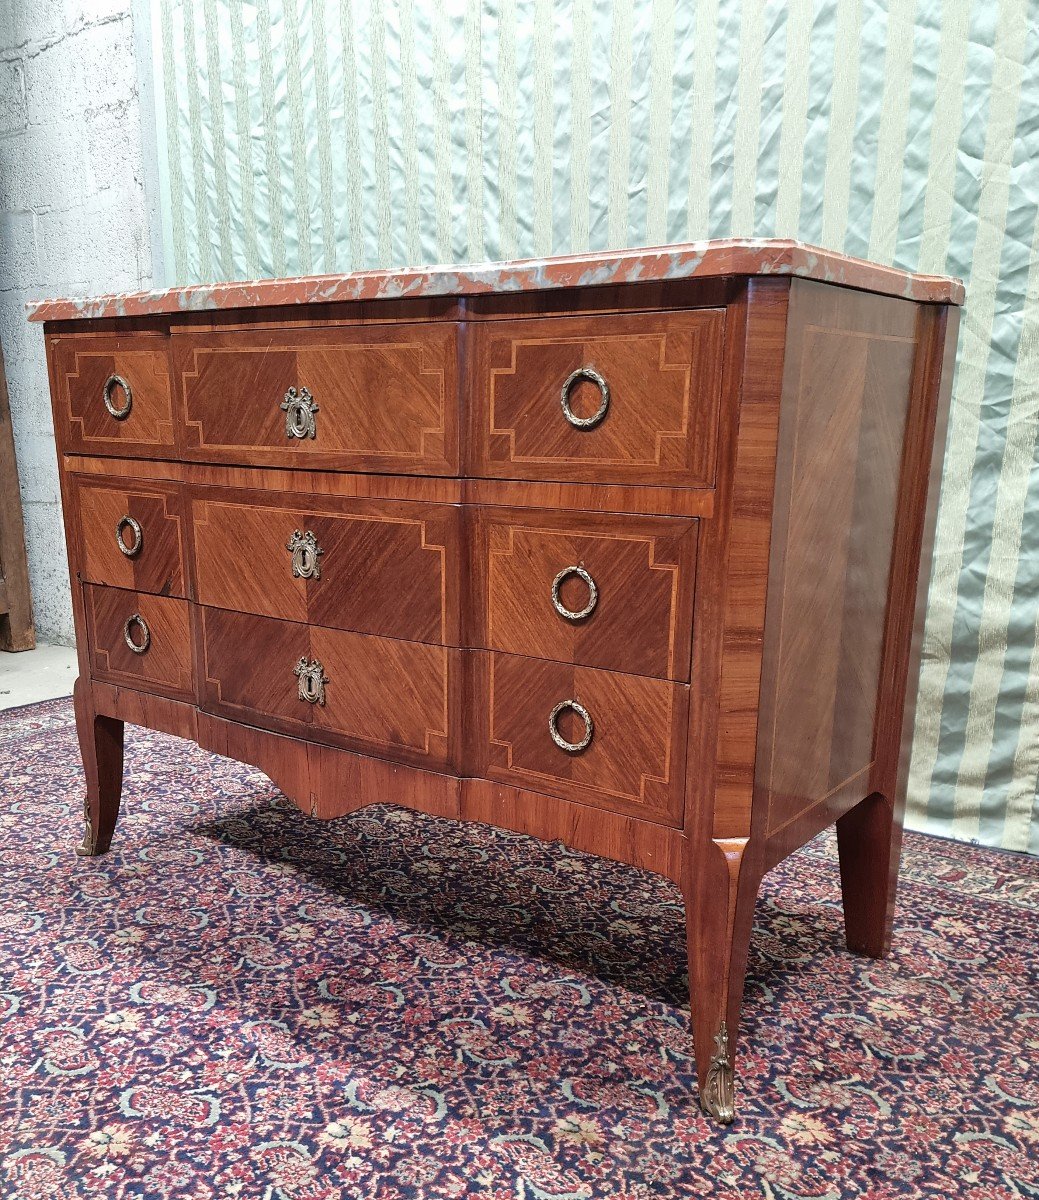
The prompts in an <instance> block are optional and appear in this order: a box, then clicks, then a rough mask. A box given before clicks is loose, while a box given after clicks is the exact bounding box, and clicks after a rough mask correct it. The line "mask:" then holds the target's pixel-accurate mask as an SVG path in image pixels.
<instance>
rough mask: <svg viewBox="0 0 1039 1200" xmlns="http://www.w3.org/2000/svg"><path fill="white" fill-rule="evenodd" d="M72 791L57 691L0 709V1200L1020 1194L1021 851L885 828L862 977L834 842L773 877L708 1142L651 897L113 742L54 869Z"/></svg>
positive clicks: (246, 775)
mask: <svg viewBox="0 0 1039 1200" xmlns="http://www.w3.org/2000/svg"><path fill="white" fill-rule="evenodd" d="M81 787H82V778H81V770H80V766H79V763H78V754H77V749H76V741H75V734H74V731H73V720H72V707H71V703H70V702H67V701H54V702H50V703H48V704H45V705H40V706H37V707H35V708H31V709H23V710H20V711H16V712H14V713H10V714H7V715H6V716H4V717H3V718H0V798H2V802H0V826H2V842H0V845H2V847H3V848H2V850H0V897H2V910H0V1195H2V1196H3V1197H4V1198H5V1200H37V1198H43V1197H47V1198H48V1200H50V1198H51V1197H63V1198H65V1197H67V1198H72V1197H94V1196H103V1197H117V1198H119V1200H124V1198H126V1200H129V1198H131V1197H132V1198H134V1200H160V1198H162V1200H166V1198H167V1197H170V1198H172V1197H176V1198H177V1200H213V1198H216V1197H220V1198H224V1197H239V1196H240V1197H248V1198H249V1200H333V1198H338V1197H365V1198H372V1197H374V1198H376V1200H397V1198H402V1197H423V1198H425V1197H437V1198H439V1197H463V1196H465V1197H468V1196H476V1197H486V1198H487V1200H533V1198H538V1200H540V1198H543V1197H551V1198H553V1200H561V1198H563V1197H570V1198H575V1197H579V1198H581V1200H584V1198H592V1197H611V1198H618V1200H625V1198H627V1200H635V1198H643V1197H645V1198H650V1197H692V1196H707V1195H710V1196H716V1197H730V1196H732V1197H767V1198H769V1200H795V1198H796V1200H800V1198H804V1197H811V1198H812V1200H817V1198H822V1197H826V1198H834V1200H836V1198H838V1197H851V1196H855V1197H866V1198H868V1200H893V1198H895V1197H935V1198H938V1197H940V1198H942V1200H948V1198H951V1197H958V1198H961V1200H1020V1198H1021V1197H1022V1196H1037V1195H1039V949H1037V946H1036V928H1037V912H1039V861H1036V860H1031V859H1027V858H1023V857H1017V856H1010V855H1004V854H998V853H994V852H992V851H984V850H979V849H976V848H973V847H967V846H960V845H955V844H952V843H947V842H941V841H936V840H932V839H925V838H923V837H921V836H910V837H909V838H908V845H907V848H906V856H905V861H904V873H903V886H902V890H901V898H900V904H899V914H898V926H897V933H896V942H895V950H894V953H893V955H892V957H891V958H890V959H889V960H888V961H886V962H883V963H875V962H870V961H868V960H864V959H858V958H854V957H852V956H851V955H849V954H848V953H847V952H846V951H845V949H844V945H843V936H842V925H841V913H840V903H839V885H838V875H837V866H836V861H835V849H834V842H833V839H832V838H831V837H824V838H822V839H820V840H818V841H816V842H815V843H813V844H812V845H811V846H809V847H808V848H806V849H805V850H804V851H802V852H801V853H800V854H798V855H797V856H795V857H794V858H793V859H791V860H788V862H787V863H785V864H784V865H783V866H782V867H780V868H779V869H777V870H776V871H775V872H773V874H772V875H771V876H769V877H768V878H767V879H766V881H765V886H764V889H763V892H762V896H761V899H760V902H759V908H758V921H757V925H756V927H755V933H754V942H753V948H752V961H751V979H750V982H749V984H748V991H747V999H746V1006H745V1010H744V1011H745V1020H746V1026H745V1029H746V1035H747V1037H746V1047H747V1048H746V1050H745V1052H744V1053H743V1055H742V1058H741V1060H740V1074H739V1082H738V1096H737V1099H738V1105H739V1108H738V1113H737V1120H736V1124H735V1125H733V1126H732V1127H731V1128H730V1129H728V1130H719V1129H718V1128H716V1127H714V1126H713V1125H710V1124H708V1123H707V1122H706V1121H705V1120H704V1119H703V1118H702V1117H701V1116H700V1114H699V1111H698V1109H697V1106H696V1102H695V1098H694V1092H693V1075H692V1062H691V1060H690V1046H691V1039H690V1033H689V1024H688V1009H687V1003H686V997H685V983H684V954H685V951H684V934H683V917H682V909H681V907H680V904H679V898H678V893H677V891H676V890H675V889H674V887H672V885H671V884H669V883H667V882H666V881H665V880H663V879H661V878H658V877H656V876H653V875H650V874H646V873H643V872H638V871H634V870H631V869H628V868H626V867H621V866H618V865H615V864H612V863H608V862H604V861H601V860H598V859H595V858H590V857H588V856H586V855H581V854H575V853H571V852H568V851H566V850H565V849H562V848H560V847H559V846H556V845H545V844H542V843H539V842H536V841H533V840H531V839H528V838H524V837H520V836H517V835H514V834H510V833H503V832H500V831H497V830H493V829H489V828H487V827H485V826H472V825H470V826H465V825H459V824H453V823H450V822H444V821H438V820H435V819H433V818H430V817H425V816H418V815H412V814H410V813H408V812H406V811H405V810H403V809H399V808H393V807H389V806H387V807H381V808H377V809H369V810H368V811H366V812H364V813H360V814H356V815H354V816H353V817H348V818H345V819H343V820H339V821H335V822H330V823H324V822H318V821H315V820H311V819H309V818H308V817H306V816H303V815H302V814H300V813H298V812H297V811H296V810H295V808H290V806H289V805H288V803H287V802H286V801H285V800H283V799H282V798H281V797H280V796H279V794H278V792H277V791H276V790H275V788H274V787H273V786H272V785H271V784H270V783H269V781H268V780H267V779H266V777H265V776H263V775H261V774H260V773H259V772H257V771H255V770H252V769H250V768H248V767H243V766H240V765H238V764H235V763H231V762H228V761H226V760H223V759H218V758H215V757H212V756H210V755H208V754H204V753H202V752H201V751H199V750H198V749H197V748H195V747H193V746H190V745H187V744H185V743H183V742H180V741H177V740H176V739H173V738H168V737H164V736H162V735H159V734H153V733H146V732H144V731H142V730H137V729H132V730H130V731H129V736H128V753H127V781H126V788H125V800H124V812H123V816H122V818H121V822H120V826H119V829H118V831H117V834H116V843H115V848H114V849H113V851H112V853H111V854H110V855H108V856H107V857H105V858H101V859H95V860H79V859H76V858H75V857H74V855H73V853H72V850H73V846H74V845H75V844H76V843H77V842H78V840H79V837H80V833H81V826H80V819H79V812H80V804H81ZM387 799H390V797H388V798H387Z"/></svg>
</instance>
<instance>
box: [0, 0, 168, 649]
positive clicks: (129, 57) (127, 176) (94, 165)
mask: <svg viewBox="0 0 1039 1200" xmlns="http://www.w3.org/2000/svg"><path fill="white" fill-rule="evenodd" d="M134 53H135V52H134V22H133V17H132V13H131V0H0V344H2V345H3V350H4V358H5V362H6V370H7V383H8V388H9V390H10V393H11V422H12V425H13V428H14V438H15V449H16V452H17V455H18V474H19V478H20V481H21V490H22V504H23V508H24V514H25V538H26V547H27V550H28V556H29V574H30V579H31V583H32V590H33V612H34V616H35V620H36V636H37V638H38V639H39V640H40V641H43V642H56V643H62V644H67V645H71V644H72V642H73V640H74V635H73V628H72V606H71V597H70V593H69V580H68V564H67V560H66V557H65V541H64V534H63V530H62V521H61V499H60V496H59V491H58V472H57V462H56V458H55V451H54V430H53V425H52V421H51V412H50V395H49V391H48V386H47V368H46V360H45V357H44V350H43V334H42V331H41V329H40V326H39V325H29V324H28V323H27V322H26V320H25V303H26V301H27V300H34V299H40V298H42V297H45V296H55V295H91V294H96V293H97V292H110V291H124V290H130V289H136V288H142V287H149V286H151V284H152V278H153V275H152V252H151V241H150V237H149V228H148V203H147V197H146V190H145V182H144V166H143V157H144V156H143V150H142V136H141V134H142V130H141V103H140V96H139V93H138V73H137V65H136V60H135V57H134Z"/></svg>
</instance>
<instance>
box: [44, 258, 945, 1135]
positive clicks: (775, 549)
mask: <svg viewBox="0 0 1039 1200" xmlns="http://www.w3.org/2000/svg"><path fill="white" fill-rule="evenodd" d="M961 302H962V288H961V287H960V285H959V284H958V283H956V282H955V281H952V280H946V279H937V278H928V277H921V276H911V275H907V274H904V273H902V272H899V271H894V270H891V269H887V268H883V267H877V266H873V265H871V264H868V263H861V262H856V261H854V260H851V259H847V258H844V257H842V256H840V255H834V254H829V253H826V252H824V251H821V250H815V249H813V248H811V247H804V246H801V245H799V244H797V243H789V242H721V243H704V244H698V245H690V246H684V247H672V248H668V249H665V250H651V251H626V252H623V253H620V254H616V255H606V256H597V257H584V258H575V259H568V260H548V261H544V262H531V263H512V264H502V265H492V266H485V267H477V268H460V269H459V268H450V269H448V268H436V269H431V270H428V271H400V272H382V273H380V272H375V273H367V274H360V275H352V276H341V277H333V278H324V279H309V280H294V281H292V280H289V281H286V280H275V281H269V282H260V283H254V284H226V285H215V286H213V287H202V288H194V289H178V290H174V291H171V292H165V293H143V294H139V295H133V296H122V297H108V298H101V299H99V300H93V301H45V302H42V303H41V304H39V305H37V306H36V307H35V313H34V316H35V318H36V319H38V320H44V321H45V322H46V342H47V354H48V361H49V368H50V381H51V391H52V396H53V406H54V424H55V429H56V433H57V440H58V450H59V456H60V460H61V477H62V489H63V497H64V504H65V518H66V528H67V534H68V548H69V562H70V568H71V572H72V579H73V597H74V610H75V617H76V629H77V635H78V643H79V659H80V678H79V680H78V682H77V684H76V691H75V704H76V715H77V723H78V728H79V734H80V740H81V744H82V750H83V759H84V765H85V768H86V777H87V795H86V804H85V811H84V819H85V827H86V832H85V837H84V841H83V846H82V848H81V852H82V853H84V854H87V855H93V854H100V853H103V852H104V851H105V850H107V849H108V847H109V845H110V842H111V839H112V835H113V830H114V827H115V823H116V817H117V814H118V810H119V802H120V788H121V776H122V747H123V725H124V722H127V721H129V722H132V723H135V724H139V725H145V726H150V727H153V728H157V729H163V730H167V731H169V732H172V733H176V734H179V735H181V736H184V737H188V738H191V739H194V740H195V741H197V742H198V743H199V744H200V745H202V746H204V747H206V748H208V749H211V750H214V751H217V752H219V753H221V754H227V755H230V756H232V757H235V758H239V759H241V760H243V761H247V762H250V763H253V764H255V765H257V766H259V767H260V768H262V769H263V770H265V771H266V772H267V773H268V774H269V775H270V776H271V778H272V779H273V780H274V781H275V782H276V783H277V784H278V786H279V787H280V788H282V790H283V791H284V792H285V793H286V794H287V795H288V796H289V797H290V798H292V799H293V800H294V801H295V802H296V803H297V804H298V805H299V806H300V807H301V808H303V809H305V810H307V811H309V812H311V813H314V814H316V815H317V816H320V817H335V816H340V815H342V814H345V813H348V812H351V811H353V810H354V809H357V808H359V807H362V806H364V805H366V804H371V803H376V802H386V801H391V802H394V803H398V804H403V805H408V806H410V807H413V808H416V809H421V810H422V811H425V812H430V813H435V814H437V815H440V816H444V817H450V818H456V819H468V820H477V821H487V822H490V823H493V824H497V825H502V826H505V827H507V828H510V829H516V830H520V831H522V832H525V833H529V834H533V835H536V836H538V837H542V838H551V839H554V838H558V839H561V840H562V841H564V842H565V843H567V844H568V845H570V846H573V847H576V848H578V849H581V850H585V851H590V852H592V853H596V854H601V855H605V856H607V857H611V858H615V859H619V860H621V861H623V862H627V863H631V864H634V865H635V866H638V867H642V868H648V869H650V870H654V871H659V872H662V873H663V874H665V875H667V876H669V877H670V878H671V879H673V880H674V881H675V882H676V883H678V884H679V885H680V886H681V887H682V889H683V891H684V894H685V898H686V905H687V914H688V946H689V968H690V987H691V1008H692V1025H693V1034H694V1039H695V1049H696V1059H697V1066H698V1073H699V1082H700V1099H701V1103H702V1105H703V1108H704V1110H705V1111H706V1112H708V1113H709V1114H711V1115H712V1116H713V1117H715V1118H716V1119H717V1120H719V1121H722V1122H728V1121H731V1120H732V1118H733V1111H734V1064H735V1054H736V1048H737V1038H738V1029H739V1012H740V1002H741V996H742V992H743V980H744V972H745V967H746V962H747V950H748V945H749V942H750V936H751V926H752V921H753V912H754V901H755V897H756V895H757V892H758V887H759V884H760V881H761V878H762V876H763V875H764V873H765V872H766V871H767V870H768V869H769V868H770V867H772V866H773V865H775V864H776V863H777V862H778V861H779V860H780V859H782V858H783V857H784V856H785V855H787V854H789V853H790V852H791V851H792V850H794V849H796V848H797V847H798V846H801V845H802V844H803V843H804V842H806V841H807V840H808V839H810V838H811V837H813V836H814V835H815V834H816V833H818V832H819V831H820V830H821V829H823V828H825V827H826V826H827V825H830V824H832V823H834V822H836V825H837V836H838V844H839V849H840V865H841V880H842V886H843V895H844V908H845V919H846V926H847V938H848V944H849V947H850V948H851V949H852V950H855V951H858V952H861V953H865V954H869V955H874V956H880V955H882V954H884V953H885V951H886V949H887V947H888V944H889V941H890V937H891V928H892V914H893V908H894V897H895V884H896V878H897V871H898V859H899V848H900V838H901V829H902V814H903V805H904V796H905V786H906V764H905V762H904V751H905V748H906V747H907V746H908V742H909V737H908V733H909V730H910V727H911V725H912V714H913V702H914V698H915V694H916V683H917V674H918V669H919V642H920V635H921V628H922V613H923V598H924V597H925V595H926V584H927V571H926V569H922V567H925V566H926V564H927V563H928V562H929V559H930V547H931V540H932V536H933V528H934V518H935V507H936V503H937V498H938V478H939V474H940V467H941V459H942V451H943V447H944V437H945V421H946V413H947V409H948V402H949V389H950V382H951V378H952V362H953V355H954V350H955V343H956V329H957V322H958V309H957V305H959V304H960V303H961Z"/></svg>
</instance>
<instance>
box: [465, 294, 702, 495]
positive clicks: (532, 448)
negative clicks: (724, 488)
mask: <svg viewBox="0 0 1039 1200" xmlns="http://www.w3.org/2000/svg"><path fill="white" fill-rule="evenodd" d="M724 321H725V313H724V310H723V309H693V310H686V311H682V312H656V313H619V314H611V315H602V316H591V317H540V318H536V319H532V320H518V321H514V320H499V321H491V322H486V323H480V324H474V325H473V326H472V327H471V329H472V334H471V336H472V339H473V355H472V359H471V377H470V380H469V386H470V389H471V406H470V411H471V413H472V417H473V431H472V433H473V454H472V457H473V473H474V474H476V475H488V476H492V477H499V478H507V479H547V480H561V481H569V480H576V481H579V482H585V481H587V482H599V483H651V484H668V485H672V486H686V487H708V486H710V485H711V484H713V482H714V457H715V432H716V426H717V411H718V393H719V387H720V382H721V359H722V331H723V327H724Z"/></svg>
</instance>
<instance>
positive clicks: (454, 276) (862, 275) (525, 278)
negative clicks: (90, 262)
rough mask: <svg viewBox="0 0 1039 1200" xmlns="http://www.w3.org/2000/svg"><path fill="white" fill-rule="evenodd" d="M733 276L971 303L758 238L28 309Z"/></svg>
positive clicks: (89, 315)
mask: <svg viewBox="0 0 1039 1200" xmlns="http://www.w3.org/2000/svg"><path fill="white" fill-rule="evenodd" d="M725 275H795V276H799V277H800V278H803V279H818V280H823V281H825V282H827V283H835V284H840V285H842V286H844V287H852V288H858V289H861V290H864V291H870V292H879V293H881V294H884V295H889V296H901V297H903V298H905V299H907V300H917V301H921V302H925V303H943V304H962V303H963V284H962V283H961V282H960V281H959V280H958V279H949V278H946V277H945V276H941V275H914V274H912V273H911V272H909V271H901V270H898V269H896V268H895V267H882V266H878V265H877V264H876V263H869V262H865V261H864V260H862V259H858V258H849V257H848V256H847V255H844V254H838V253H837V252H835V251H832V250H821V249H819V248H818V247H816V246H807V245H805V244H804V243H803V242H794V241H777V240H768V239H760V238H758V239H730V240H726V241H713V242H686V243H684V244H682V245H677V246H663V247H656V248H649V249H635V250H614V251H608V252H605V253H598V254H575V255H572V256H569V257H565V258H530V259H521V260H517V261H515V262H499V263H476V264H472V265H468V266H436V267H400V268H397V269H393V270H385V271H356V272H354V273H353V274H350V275H311V276H306V277H303V278H297V279H253V280H247V281H246V280H242V281H235V282H230V283H196V284H190V285H186V286H183V287H173V288H167V289H165V290H163V291H152V292H126V293H123V294H121V295H111V296H96V297H93V298H78V297H70V298H68V299H58V300H37V301H34V302H32V303H30V304H29V305H27V308H28V311H29V319H30V320H33V321H68V320H96V319H98V318H101V317H138V316H147V315H155V314H163V313H166V314H176V313H184V312H204V311H207V310H212V309H222V308H256V307H265V306H272V305H282V304H329V303H340V302H349V301H354V300H399V299H405V298H413V297H433V296H475V295H482V294H487V293H491V292H536V291H545V290H549V289H557V288H575V287H601V286H604V285H610V284H619V283H636V282H660V281H663V280H672V279H706V278H711V277H718V276H725Z"/></svg>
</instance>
